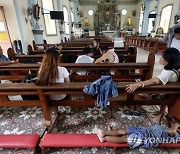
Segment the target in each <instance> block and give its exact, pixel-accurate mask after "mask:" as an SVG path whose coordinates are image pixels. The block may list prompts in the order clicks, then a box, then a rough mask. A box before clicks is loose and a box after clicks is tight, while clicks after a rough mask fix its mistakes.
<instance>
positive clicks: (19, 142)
mask: <svg viewBox="0 0 180 154" xmlns="http://www.w3.org/2000/svg"><path fill="white" fill-rule="evenodd" d="M39 139H40V136H39V135H35V134H21V135H15V134H11V135H0V148H32V149H35V148H36V146H37V144H38V142H39Z"/></svg>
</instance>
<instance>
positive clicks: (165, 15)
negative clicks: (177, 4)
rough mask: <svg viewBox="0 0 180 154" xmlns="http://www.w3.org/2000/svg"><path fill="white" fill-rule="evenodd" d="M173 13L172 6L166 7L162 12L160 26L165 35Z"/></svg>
mask: <svg viewBox="0 0 180 154" xmlns="http://www.w3.org/2000/svg"><path fill="white" fill-rule="evenodd" d="M171 12H172V5H167V6H165V7H164V8H163V9H162V11H161V20H160V25H159V26H160V27H162V28H163V30H164V32H165V33H167V31H168V27H169V22H170V18H171Z"/></svg>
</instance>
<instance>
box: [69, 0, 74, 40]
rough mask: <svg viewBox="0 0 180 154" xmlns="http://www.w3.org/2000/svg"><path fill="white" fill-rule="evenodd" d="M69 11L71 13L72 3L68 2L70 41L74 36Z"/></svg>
mask: <svg viewBox="0 0 180 154" xmlns="http://www.w3.org/2000/svg"><path fill="white" fill-rule="evenodd" d="M71 11H73V3H72V2H71V1H69V11H68V12H69V29H70V40H71V39H72V38H73V36H74V32H73V28H72V16H71Z"/></svg>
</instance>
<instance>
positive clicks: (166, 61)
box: [126, 48, 180, 115]
mask: <svg viewBox="0 0 180 154" xmlns="http://www.w3.org/2000/svg"><path fill="white" fill-rule="evenodd" d="M159 63H160V64H162V65H164V69H163V70H162V71H161V73H160V74H159V75H158V76H157V77H154V78H152V79H149V80H146V81H143V82H137V83H134V84H129V85H127V88H126V91H127V92H128V93H133V92H134V91H135V90H136V89H137V88H139V87H145V86H149V85H154V84H164V85H165V84H166V83H167V82H177V81H178V78H179V69H180V53H179V51H178V50H177V49H175V48H167V49H166V50H165V51H164V53H163V55H162V57H161V58H160V60H159ZM164 111H165V106H161V108H160V111H159V112H158V113H157V115H159V114H161V113H164Z"/></svg>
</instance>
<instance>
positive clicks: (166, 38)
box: [164, 20, 180, 48]
mask: <svg viewBox="0 0 180 154" xmlns="http://www.w3.org/2000/svg"><path fill="white" fill-rule="evenodd" d="M178 27H180V20H178V21H177V23H176V24H175V25H174V26H173V27H171V28H169V29H168V32H167V34H166V35H165V36H164V41H165V42H166V43H167V47H168V48H169V47H171V43H172V39H173V37H174V36H175V34H174V30H175V29H176V28H178Z"/></svg>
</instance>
